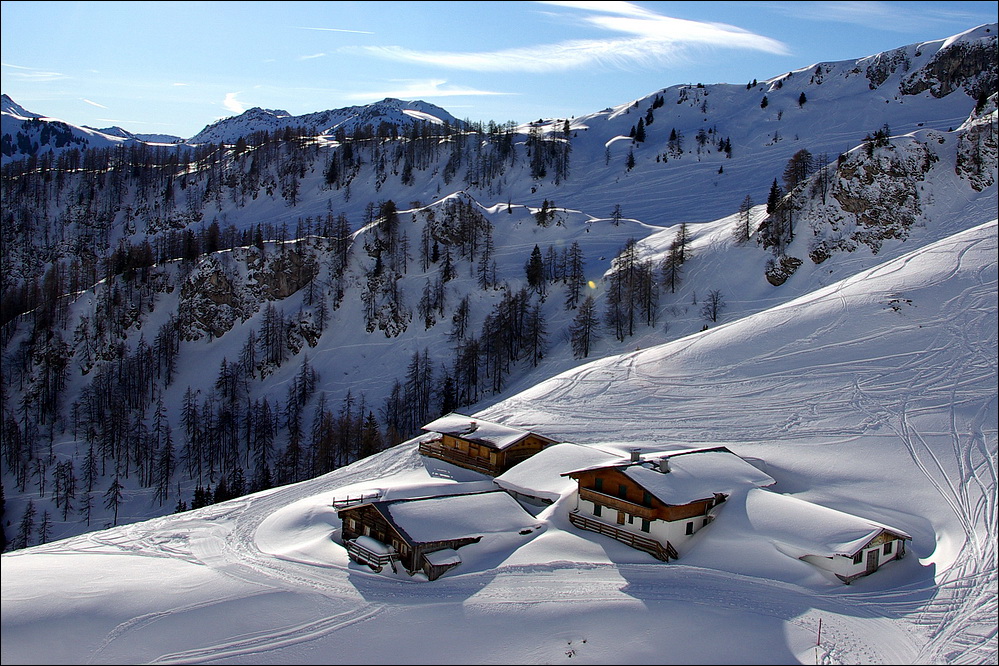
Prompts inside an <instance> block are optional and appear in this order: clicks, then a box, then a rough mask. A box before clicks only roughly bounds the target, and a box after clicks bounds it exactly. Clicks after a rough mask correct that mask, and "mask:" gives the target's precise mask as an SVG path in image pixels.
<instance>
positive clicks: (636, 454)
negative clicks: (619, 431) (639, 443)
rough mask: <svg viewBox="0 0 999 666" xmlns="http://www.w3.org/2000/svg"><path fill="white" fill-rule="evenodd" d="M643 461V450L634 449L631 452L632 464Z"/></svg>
mask: <svg viewBox="0 0 999 666" xmlns="http://www.w3.org/2000/svg"><path fill="white" fill-rule="evenodd" d="M641 459H642V450H641V449H632V450H631V462H638V461H639V460H641Z"/></svg>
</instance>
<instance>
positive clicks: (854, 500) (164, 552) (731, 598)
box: [2, 220, 999, 664]
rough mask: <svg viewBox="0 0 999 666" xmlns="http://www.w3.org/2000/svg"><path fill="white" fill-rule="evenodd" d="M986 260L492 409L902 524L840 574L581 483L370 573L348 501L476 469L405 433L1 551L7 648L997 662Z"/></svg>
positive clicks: (909, 270)
mask: <svg viewBox="0 0 999 666" xmlns="http://www.w3.org/2000/svg"><path fill="white" fill-rule="evenodd" d="M997 256H999V234H997V222H996V221H995V220H993V221H991V222H989V223H986V224H983V225H980V226H976V227H973V228H970V229H968V230H966V231H962V232H959V233H956V234H954V235H952V236H949V237H947V238H944V239H942V240H940V241H938V242H935V243H931V244H928V245H926V246H925V247H922V248H919V249H917V250H915V251H912V252H910V253H907V254H904V255H901V256H899V257H898V258H897V259H892V260H888V261H885V262H884V263H881V264H879V265H877V266H875V267H873V268H870V269H868V270H865V271H860V272H858V273H856V274H855V275H853V276H851V277H849V278H846V279H844V280H840V281H836V282H833V283H831V284H829V285H828V286H827V287H825V288H823V289H819V290H817V291H815V292H813V293H809V294H807V295H805V296H803V297H801V298H798V299H794V300H791V301H789V302H787V303H784V304H781V305H778V306H776V307H773V308H769V309H767V310H764V311H762V312H759V313H757V314H754V315H751V316H747V317H744V318H741V319H739V320H737V321H732V322H730V323H726V324H723V325H720V326H717V327H714V328H712V329H710V330H707V331H704V332H700V333H695V334H693V335H690V336H687V337H684V338H682V339H679V340H676V341H673V342H669V343H666V344H662V345H658V346H654V347H650V348H647V349H643V350H640V351H636V352H632V353H628V354H625V355H621V356H614V357H609V358H605V359H602V360H599V361H595V362H592V363H589V364H586V365H583V366H581V367H579V368H575V369H572V370H569V371H567V372H564V373H562V374H560V375H558V376H556V377H553V378H552V379H550V380H548V381H545V382H541V383H539V384H538V385H537V386H535V387H534V388H532V389H530V390H527V391H524V392H522V393H520V394H518V395H515V396H513V397H510V398H509V399H506V400H503V401H502V402H500V403H498V404H496V405H494V406H493V407H491V408H490V409H488V410H485V411H483V412H480V413H479V414H480V415H481V417H482V418H489V419H491V420H495V421H499V422H502V423H506V424H508V425H514V426H519V427H527V428H530V429H533V430H537V431H538V432H541V433H544V434H547V435H550V436H553V437H556V438H559V439H564V440H567V441H572V442H576V443H577V444H583V445H588V446H594V447H598V448H600V449H602V450H605V451H617V452H619V453H624V452H626V451H627V450H628V449H630V448H633V447H642V448H645V449H658V450H663V449H669V448H675V447H680V448H685V447H688V446H690V445H692V444H693V445H696V446H701V445H706V444H711V445H715V444H721V445H725V446H726V447H728V448H729V449H730V450H732V451H733V452H735V453H737V454H739V455H742V456H746V457H748V458H757V459H759V460H761V461H762V462H761V463H758V464H765V466H766V467H765V469H766V471H767V473H768V474H769V475H770V476H771V477H773V478H774V479H775V480H776V481H777V483H776V485H775V486H773V487H772V488H771V489H770V490H769V491H768V492H770V491H772V492H780V493H788V494H791V495H793V496H794V497H797V498H800V499H806V500H809V501H813V502H816V503H818V504H822V505H825V506H829V507H831V508H835V509H838V510H842V511H847V512H849V513H853V514H855V515H859V516H863V517H865V518H868V519H870V520H874V521H877V522H882V523H886V524H890V525H894V526H896V527H898V528H899V529H902V530H904V531H905V532H907V533H909V534H911V535H912V537H913V539H912V542H911V544H910V545H909V552H910V555H909V556H908V557H907V558H905V559H904V560H901V561H899V562H895V563H890V564H889V565H887V566H885V567H884V568H883V569H882V570H880V571H878V572H876V573H875V574H874V575H871V576H868V577H866V578H863V579H860V580H858V581H856V582H855V583H854V584H853V585H851V586H849V587H847V586H844V585H842V584H840V583H839V582H838V581H835V580H830V578H828V577H827V576H826V575H825V574H822V573H821V572H819V570H817V569H815V568H813V567H812V566H811V565H809V564H806V563H804V562H801V561H798V560H795V559H792V558H789V557H788V556H786V555H784V554H782V553H781V552H780V551H779V550H777V549H776V548H775V547H774V546H773V544H772V543H771V542H769V541H768V540H766V539H761V538H759V535H758V534H756V533H755V532H754V530H753V527H752V523H751V522H750V521H749V519H748V518H747V516H746V513H745V509H744V504H743V499H744V498H742V497H741V496H740V495H739V494H738V493H735V494H734V495H733V496H732V497H731V498H730V500H729V501H728V502H726V504H725V505H724V506H723V507H722V511H721V512H720V513H719V515H718V518H717V520H716V521H715V522H714V523H712V524H711V525H710V526H709V527H707V528H705V529H703V530H701V531H700V532H698V534H697V535H696V536H695V537H694V540H693V541H691V547H690V549H689V552H688V553H687V554H685V555H684V556H683V557H682V559H680V560H678V561H675V562H672V563H670V564H663V563H660V562H657V561H655V560H653V559H652V558H651V556H648V555H646V554H644V553H642V552H639V551H636V550H632V549H631V548H629V547H627V546H625V545H623V544H620V543H618V542H616V541H613V540H610V539H608V538H606V537H603V536H599V535H596V534H593V533H589V532H580V531H578V530H576V529H575V528H574V527H572V526H571V525H570V524H569V522H568V520H567V515H566V514H567V511H569V510H570V509H571V508H572V507H573V506H574V504H575V501H574V498H573V496H572V493H569V494H568V495H565V496H563V497H562V498H561V499H560V500H559V501H557V502H556V503H555V504H554V505H552V506H551V507H550V508H549V509H547V510H545V511H544V512H542V513H540V514H539V515H538V516H537V517H536V519H537V520H538V521H539V522H540V523H541V527H540V529H536V530H535V531H534V532H532V533H530V534H529V535H527V536H524V535H520V536H519V537H518V536H517V535H511V536H510V537H509V538H507V539H506V540H505V541H497V540H495V539H492V538H490V540H489V541H488V542H486V541H484V542H483V544H482V546H481V547H477V546H476V545H470V546H466V547H464V548H462V549H461V551H460V552H461V554H462V559H463V563H462V564H461V565H460V566H459V567H458V568H456V569H454V570H452V571H451V572H449V573H448V574H447V575H445V576H444V577H443V578H440V579H438V580H437V581H434V582H427V581H425V580H419V579H418V578H409V577H407V576H406V575H405V574H398V575H393V574H391V573H389V572H387V571H386V572H383V573H381V574H375V573H373V572H371V571H370V570H369V569H367V568H366V567H360V566H358V565H356V564H353V563H351V562H349V561H348V558H347V555H346V552H345V551H344V550H343V549H342V547H341V546H340V545H339V543H338V542H337V537H338V534H339V529H340V523H339V520H338V518H337V516H336V512H335V510H334V509H332V508H331V506H330V505H331V503H332V502H333V500H334V499H338V498H339V499H343V498H346V497H347V496H351V495H353V496H357V495H359V494H363V493H370V492H373V491H380V492H381V493H382V494H383V497H385V498H388V499H399V498H404V497H418V496H421V495H433V494H442V493H446V492H472V491H478V490H482V489H483V484H485V486H486V487H488V484H489V480H488V479H487V478H485V477H483V476H481V475H478V474H476V473H472V472H466V471H463V470H460V469H458V468H453V467H451V466H449V465H447V464H446V463H440V462H438V461H434V460H432V459H425V458H421V457H420V456H419V455H418V454H417V452H416V449H415V443H414V442H406V443H403V444H401V445H399V446H397V447H394V448H392V449H390V450H387V451H385V452H383V453H380V454H377V455H375V456H373V457H370V458H367V459H364V460H361V461H359V462H357V463H354V464H352V465H350V466H348V467H345V468H342V469H340V470H337V471H335V472H333V473H331V474H328V475H325V476H323V477H320V478H317V479H313V480H311V481H306V482H303V483H299V484H295V485H291V486H286V487H282V488H277V489H273V490H270V491H266V492H263V493H259V494H255V495H249V496H245V497H242V498H239V499H236V500H232V501H229V502H225V503H221V504H218V505H214V506H210V507H206V508H204V509H201V510H198V511H194V512H188V513H183V514H178V515H174V516H167V517H164V518H158V519H155V520H151V521H147V522H143V523H136V524H133V525H129V526H126V527H119V528H116V529H110V530H103V531H99V532H94V533H91V534H88V535H84V536H80V537H76V538H73V539H69V540H65V541H60V542H57V543H52V544H47V545H44V546H38V547H34V548H29V549H25V550H21V551H17V552H15V553H10V554H5V555H4V556H3V567H2V576H3V604H2V630H3V642H2V657H3V661H4V663H11V664H13V663H27V662H34V663H37V662H45V663H83V662H87V663H93V662H105V663H141V662H150V661H161V662H175V663H176V662H181V663H189V662H198V663H203V662H215V661H224V662H229V663H258V662H261V661H267V662H269V663H302V662H305V661H308V662H309V663H340V662H341V661H343V659H344V655H349V659H350V660H351V661H357V662H365V663H398V662H400V661H407V662H408V661H415V662H420V663H494V662H503V663H551V662H554V661H562V660H563V659H568V658H572V659H574V660H581V661H583V662H584V663H622V664H624V663H627V664H633V663H655V662H661V661H670V662H674V661H675V662H682V663H813V662H816V661H820V662H822V663H895V664H902V663H980V664H985V663H994V662H995V660H996V657H997V644H996V601H997V595H996V584H997V577H996V575H997V571H996V564H995V561H996V538H997V531H996V510H997V507H996V488H997V486H996V436H997V425H996V424H997V415H999V412H997V410H999V404H997V395H999V394H997V389H996V383H995V379H996V375H997V355H996V349H997V335H999V330H997V315H999V304H997V301H996V292H997V288H999V282H997V281H999V274H997ZM477 548H478V549H477ZM497 549H498V550H497ZM820 622H821V630H819V625H820ZM53 636H56V637H58V639H57V640H53V639H52V637H53ZM664 655H667V656H664Z"/></svg>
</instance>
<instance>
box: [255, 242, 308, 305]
mask: <svg viewBox="0 0 999 666" xmlns="http://www.w3.org/2000/svg"><path fill="white" fill-rule="evenodd" d="M246 261H247V268H248V269H249V270H250V273H251V275H253V276H254V277H255V278H256V285H255V286H256V288H257V289H258V290H259V293H260V295H261V296H262V297H263V298H265V299H267V300H270V301H279V300H283V299H285V298H287V297H289V296H291V295H292V294H294V293H295V292H296V291H298V290H299V289H301V288H302V287H304V286H305V285H307V284H308V283H309V282H311V281H312V280H313V278H315V277H316V275H317V274H318V273H319V266H318V264H317V263H316V258H315V255H314V254H312V252H306V251H303V249H287V248H285V247H282V248H281V249H280V250H278V251H277V252H275V253H273V254H272V255H265V256H263V257H261V256H260V255H253V254H251V255H248V256H247V258H246Z"/></svg>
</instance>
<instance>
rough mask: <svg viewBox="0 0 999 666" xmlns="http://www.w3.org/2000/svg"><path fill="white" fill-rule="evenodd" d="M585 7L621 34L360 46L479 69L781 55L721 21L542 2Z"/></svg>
mask: <svg viewBox="0 0 999 666" xmlns="http://www.w3.org/2000/svg"><path fill="white" fill-rule="evenodd" d="M541 4H546V5H552V6H558V7H562V8H565V9H572V10H585V11H586V12H588V15H586V16H584V17H582V18H581V19H579V20H581V22H582V23H583V24H585V25H587V26H589V27H595V28H599V29H602V30H606V31H607V32H611V33H616V34H617V35H619V37H616V38H609V39H577V40H566V41H561V42H555V43H549V44H539V45H536V46H530V47H521V48H512V49H503V50H498V51H481V52H474V51H472V52H469V51H464V52H454V51H418V50H414V49H407V48H404V47H401V46H368V47H358V48H360V49H362V50H363V51H364V52H366V53H369V54H371V55H374V56H378V57H382V58H387V59H391V60H397V61H406V62H416V63H420V64H425V65H435V66H438V67H447V68H451V69H462V70H471V71H478V72H536V73H543V72H553V71H565V70H570V69H578V68H582V67H587V66H593V65H611V66H618V67H627V66H629V65H636V64H637V65H652V64H655V63H661V62H664V61H665V62H668V61H669V60H670V59H672V58H676V57H678V56H680V55H681V54H682V52H683V51H684V49H687V48H689V47H696V46H702V47H705V46H706V47H719V48H730V49H746V50H753V51H763V52H767V53H775V54H781V55H785V54H788V53H789V50H788V48H787V46H786V45H785V44H783V43H782V42H780V41H778V40H775V39H771V38H769V37H764V36H762V35H758V34H755V33H753V32H749V31H748V30H743V29H742V28H738V27H736V26H732V25H727V24H724V23H707V22H702V21H691V20H687V19H678V18H672V17H669V16H664V15H662V14H658V13H656V12H652V11H649V10H647V9H645V8H643V7H640V6H638V5H636V4H634V3H631V2H544V3H541Z"/></svg>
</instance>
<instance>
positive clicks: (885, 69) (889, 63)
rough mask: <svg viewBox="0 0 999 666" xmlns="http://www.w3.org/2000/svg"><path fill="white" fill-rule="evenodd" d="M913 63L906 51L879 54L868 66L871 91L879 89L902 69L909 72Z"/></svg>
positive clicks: (898, 50) (899, 50)
mask: <svg viewBox="0 0 999 666" xmlns="http://www.w3.org/2000/svg"><path fill="white" fill-rule="evenodd" d="M911 64H912V62H911V61H910V60H909V56H908V55H906V49H904V48H902V49H895V50H893V51H885V52H884V53H879V54H878V55H876V56H874V57H873V58H872V59H871V64H870V65H868V66H867V72H866V74H867V80H868V81H870V86H871V90H874V89H875V88H877V87H879V86H880V85H881V84H882V83H884V82H885V81H887V80H888V77H889V76H891V75H892V74H894V73H895V71H896V70H898V69H900V68H901V70H902V71H903V72H907V71H909V66H910V65H911Z"/></svg>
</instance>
